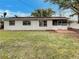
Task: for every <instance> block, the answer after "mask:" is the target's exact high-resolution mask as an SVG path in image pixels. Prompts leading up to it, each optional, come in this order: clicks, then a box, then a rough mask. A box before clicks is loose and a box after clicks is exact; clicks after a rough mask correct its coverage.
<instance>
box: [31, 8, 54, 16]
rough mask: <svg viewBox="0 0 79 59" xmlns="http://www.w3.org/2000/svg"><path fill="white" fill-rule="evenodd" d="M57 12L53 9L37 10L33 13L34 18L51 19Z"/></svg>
mask: <svg viewBox="0 0 79 59" xmlns="http://www.w3.org/2000/svg"><path fill="white" fill-rule="evenodd" d="M54 13H55V12H54V11H53V10H52V9H51V8H48V9H37V10H35V11H34V12H32V14H31V15H32V16H34V17H51V16H52V15H53V14H54Z"/></svg>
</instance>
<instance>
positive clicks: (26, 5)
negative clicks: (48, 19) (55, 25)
mask: <svg viewBox="0 0 79 59" xmlns="http://www.w3.org/2000/svg"><path fill="white" fill-rule="evenodd" d="M38 8H52V10H54V11H55V12H57V13H58V10H59V7H58V5H55V4H51V3H48V2H47V3H46V2H44V0H0V13H3V12H7V13H8V16H12V15H15V14H16V15H19V16H27V15H30V14H31V13H32V12H33V11H34V10H36V9H38Z"/></svg>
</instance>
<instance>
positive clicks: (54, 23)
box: [52, 20, 67, 26]
mask: <svg viewBox="0 0 79 59" xmlns="http://www.w3.org/2000/svg"><path fill="white" fill-rule="evenodd" d="M52 25H56V26H57V25H67V21H66V20H53V21H52Z"/></svg>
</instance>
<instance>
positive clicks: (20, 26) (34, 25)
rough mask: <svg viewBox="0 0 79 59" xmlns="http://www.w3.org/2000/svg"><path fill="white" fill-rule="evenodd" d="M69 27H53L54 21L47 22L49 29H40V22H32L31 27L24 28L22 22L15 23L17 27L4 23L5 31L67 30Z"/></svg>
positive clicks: (7, 22)
mask: <svg viewBox="0 0 79 59" xmlns="http://www.w3.org/2000/svg"><path fill="white" fill-rule="evenodd" d="M67 28H68V26H62V25H61V26H53V25H52V20H48V21H47V27H39V21H38V20H33V21H31V25H30V26H23V24H22V21H15V26H10V25H9V21H4V30H58V29H62V30H66V29H67Z"/></svg>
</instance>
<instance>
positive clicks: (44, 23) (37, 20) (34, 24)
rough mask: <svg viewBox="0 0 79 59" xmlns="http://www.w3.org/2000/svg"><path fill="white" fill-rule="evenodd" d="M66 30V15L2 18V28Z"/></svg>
mask: <svg viewBox="0 0 79 59" xmlns="http://www.w3.org/2000/svg"><path fill="white" fill-rule="evenodd" d="M59 29H61V30H67V29H68V18H66V17H18V18H15V17H10V18H5V19H4V30H59Z"/></svg>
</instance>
